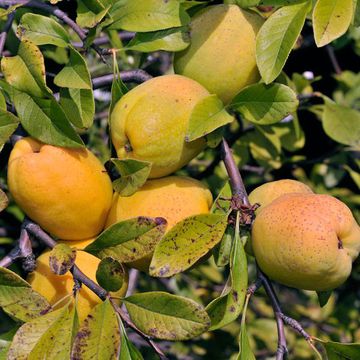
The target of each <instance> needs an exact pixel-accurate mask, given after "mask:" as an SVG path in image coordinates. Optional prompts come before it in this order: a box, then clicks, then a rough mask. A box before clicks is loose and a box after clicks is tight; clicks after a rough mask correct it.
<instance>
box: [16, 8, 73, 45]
mask: <svg viewBox="0 0 360 360" xmlns="http://www.w3.org/2000/svg"><path fill="white" fill-rule="evenodd" d="M17 34H18V36H19V37H20V39H21V40H24V39H27V40H30V41H32V42H33V43H34V44H35V45H45V44H51V45H56V46H59V47H67V46H68V45H69V43H70V38H69V35H68V33H67V31H65V29H64V28H63V27H62V26H61V25H60V24H59V23H58V22H57V21H55V20H54V19H52V18H50V17H48V16H42V15H38V14H32V13H26V14H24V15H23V16H22V17H21V20H20V23H19V25H18V28H17Z"/></svg>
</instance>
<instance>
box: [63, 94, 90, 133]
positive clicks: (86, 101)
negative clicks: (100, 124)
mask: <svg viewBox="0 0 360 360" xmlns="http://www.w3.org/2000/svg"><path fill="white" fill-rule="evenodd" d="M60 104H61V107H62V108H63V110H64V112H65V114H66V116H67V118H68V119H69V120H70V121H71V122H72V123H73V124H74V125H75V126H76V127H78V128H89V127H91V125H92V124H93V121H94V115H95V100H94V94H93V91H92V90H87V89H71V88H68V89H67V88H63V89H60Z"/></svg>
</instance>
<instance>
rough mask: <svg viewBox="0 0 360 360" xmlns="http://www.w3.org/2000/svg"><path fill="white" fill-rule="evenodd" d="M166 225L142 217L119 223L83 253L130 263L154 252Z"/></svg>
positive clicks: (160, 220)
mask: <svg viewBox="0 0 360 360" xmlns="http://www.w3.org/2000/svg"><path fill="white" fill-rule="evenodd" d="M166 224H167V223H166V220H165V219H163V218H148V217H143V216H140V217H137V218H133V219H130V220H125V221H121V222H118V223H117V224H114V225H112V226H110V227H109V228H107V229H106V230H105V231H103V232H102V233H101V234H100V235H99V236H98V237H97V239H96V240H95V241H94V242H93V243H91V244H90V245H88V246H87V247H86V248H85V249H84V251H87V252H89V253H90V254H93V255H95V256H97V257H99V258H101V259H103V258H105V257H112V258H114V259H116V260H118V261H120V262H121V263H128V262H132V261H135V260H138V259H141V258H143V257H144V256H146V255H148V254H151V253H152V252H153V251H154V248H155V246H156V244H157V243H158V242H159V240H160V238H161V237H162V236H163V235H164V233H165V229H166Z"/></svg>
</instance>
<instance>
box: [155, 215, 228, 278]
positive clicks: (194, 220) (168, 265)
mask: <svg viewBox="0 0 360 360" xmlns="http://www.w3.org/2000/svg"><path fill="white" fill-rule="evenodd" d="M226 226H227V216H226V215H222V214H201V215H194V216H190V217H188V218H186V219H184V220H182V221H180V222H178V223H177V224H176V225H175V226H174V227H172V228H171V229H170V231H169V232H168V233H166V235H165V236H164V237H163V238H162V239H161V240H160V242H159V243H158V244H157V246H156V248H155V251H154V255H153V258H152V261H151V264H150V268H149V269H150V275H151V276H156V277H169V276H172V275H175V274H177V273H179V272H182V271H185V270H186V269H188V268H189V267H190V266H192V265H193V264H195V263H196V262H197V261H198V260H199V259H200V258H201V257H202V256H204V255H205V254H207V253H208V251H209V250H211V249H212V248H213V247H214V246H215V245H216V244H217V243H219V242H220V240H221V239H222V236H223V234H224V232H225V229H226Z"/></svg>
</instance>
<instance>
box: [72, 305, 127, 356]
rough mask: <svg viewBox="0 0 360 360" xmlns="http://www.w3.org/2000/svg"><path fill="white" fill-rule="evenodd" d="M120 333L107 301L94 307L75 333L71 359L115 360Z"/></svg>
mask: <svg viewBox="0 0 360 360" xmlns="http://www.w3.org/2000/svg"><path fill="white" fill-rule="evenodd" d="M119 345H120V331H119V324H118V320H117V317H116V313H115V310H114V308H113V306H112V305H111V303H110V301H109V300H105V301H104V302H102V303H100V304H98V305H96V306H95V307H94V308H93V309H92V310H91V312H90V314H89V315H88V316H87V318H86V319H85V320H84V322H83V323H82V325H81V326H80V329H79V332H78V333H77V335H76V337H75V340H74V345H73V348H72V352H71V359H79V360H85V359H117V357H118V356H119Z"/></svg>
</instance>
